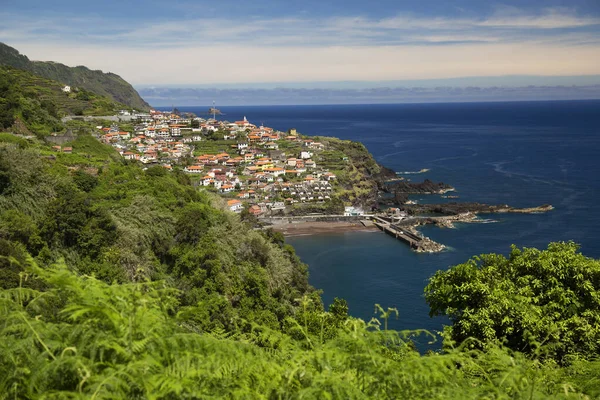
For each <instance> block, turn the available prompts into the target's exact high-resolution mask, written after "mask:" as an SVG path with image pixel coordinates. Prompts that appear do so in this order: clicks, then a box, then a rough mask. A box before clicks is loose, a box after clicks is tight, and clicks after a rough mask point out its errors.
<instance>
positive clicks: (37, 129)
mask: <svg viewBox="0 0 600 400" xmlns="http://www.w3.org/2000/svg"><path fill="white" fill-rule="evenodd" d="M62 88H63V84H62V83H60V82H57V81H53V80H50V79H46V78H42V77H40V76H38V75H34V74H32V73H30V72H27V71H24V70H20V69H15V68H12V67H8V66H0V130H2V129H9V128H11V129H12V130H14V131H17V132H20V133H28V132H27V130H28V131H30V132H32V133H35V134H39V135H45V134H49V133H52V132H56V131H61V130H62V129H63V128H64V127H63V124H62V123H61V121H60V118H61V117H63V116H65V115H112V114H115V113H116V112H117V111H118V110H120V109H123V108H124V107H126V106H125V105H124V104H120V103H117V102H115V101H113V100H112V99H110V98H108V97H105V96H101V95H98V94H95V93H93V92H90V91H88V90H85V89H74V90H72V91H71V92H69V93H65V92H63V91H62ZM15 121H17V122H16V124H15Z"/></svg>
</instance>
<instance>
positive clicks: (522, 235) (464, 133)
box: [180, 101, 600, 340]
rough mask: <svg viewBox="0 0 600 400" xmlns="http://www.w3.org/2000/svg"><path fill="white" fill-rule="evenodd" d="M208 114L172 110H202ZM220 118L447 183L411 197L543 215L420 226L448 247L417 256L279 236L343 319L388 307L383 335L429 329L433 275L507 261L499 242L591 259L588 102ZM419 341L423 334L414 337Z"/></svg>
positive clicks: (330, 238) (248, 111) (599, 141)
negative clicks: (365, 152) (349, 150)
mask: <svg viewBox="0 0 600 400" xmlns="http://www.w3.org/2000/svg"><path fill="white" fill-rule="evenodd" d="M207 109H208V107H181V108H180V110H182V111H192V112H198V113H199V112H202V111H206V110H207ZM221 110H222V111H223V112H224V113H225V114H226V115H224V116H221V117H220V118H221V119H226V120H229V121H235V120H240V119H241V118H243V117H244V116H246V117H247V118H248V120H249V121H250V122H252V123H254V124H256V125H260V124H264V125H266V126H270V127H273V128H275V129H279V130H284V131H285V130H288V129H290V128H296V129H297V131H298V132H300V133H302V134H307V135H315V136H316V135H321V136H335V137H339V138H342V139H350V140H356V141H361V142H362V143H364V144H365V146H366V147H367V148H368V149H369V151H370V152H371V153H372V154H373V156H374V157H375V159H376V160H377V161H378V162H379V163H381V164H383V165H385V166H387V167H389V168H392V169H394V170H395V171H400V172H417V171H419V170H421V169H429V171H427V172H425V173H420V174H409V175H406V177H407V178H409V179H411V180H413V181H420V180H422V179H425V178H428V179H431V180H434V181H443V182H445V183H448V184H450V185H452V186H454V187H455V188H456V192H454V193H449V194H451V195H457V196H459V199H446V198H442V197H441V196H413V197H412V198H413V199H415V200H417V201H420V202H444V201H477V202H482V203H488V204H509V205H511V206H516V207H531V206H538V205H542V204H552V205H553V206H554V207H555V210H553V211H551V212H549V213H547V214H532V215H521V214H492V215H490V216H486V218H490V219H492V220H494V221H496V222H493V223H486V224H461V225H458V226H457V228H456V229H440V228H437V227H433V226H427V227H424V228H422V229H421V231H422V232H423V233H424V234H425V235H426V236H429V237H430V238H431V239H433V240H435V241H437V242H440V243H443V244H445V245H446V246H448V248H449V249H448V251H445V252H442V253H438V254H417V253H414V252H413V251H411V250H410V249H409V248H408V247H407V246H406V245H405V244H404V243H403V242H400V241H398V240H395V239H394V238H392V237H390V236H387V235H385V234H383V233H381V232H347V233H339V234H324V235H313V236H301V237H292V238H289V239H288V242H289V243H291V244H292V245H293V246H294V247H295V248H296V251H297V253H298V254H299V256H300V257H301V258H302V260H303V261H304V262H305V263H307V264H308V266H309V271H310V283H311V284H312V285H313V286H315V287H316V288H319V289H321V290H322V291H323V300H324V302H325V304H326V305H327V304H330V303H331V301H332V300H333V298H334V297H342V298H344V299H346V300H347V301H348V304H349V306H350V313H351V314H352V315H353V316H356V317H360V318H364V319H366V320H369V319H370V318H371V317H372V316H374V305H375V304H380V305H381V306H382V307H384V308H386V307H396V308H398V310H399V318H398V320H395V319H392V320H390V327H392V328H395V329H418V328H424V329H428V330H430V331H436V330H441V329H442V325H443V324H446V323H448V321H447V320H446V319H445V318H441V317H436V318H431V317H430V316H429V314H428V312H429V307H428V306H427V303H426V301H425V298H424V297H423V289H424V287H425V286H426V284H427V280H428V278H429V277H431V276H432V275H433V274H434V273H435V272H436V271H437V270H440V269H441V270H444V269H447V268H448V267H450V266H452V265H456V264H459V263H462V262H465V261H467V260H468V259H469V258H470V257H472V256H474V255H478V254H482V253H501V254H508V252H509V251H510V246H511V245H512V244H515V245H517V246H526V247H538V248H544V247H546V246H547V244H548V243H549V242H552V241H560V240H565V241H567V240H573V241H575V242H577V243H579V244H580V245H581V249H582V251H583V253H584V254H586V255H588V256H590V257H596V258H600V208H599V207H600V204H598V202H599V200H600V196H599V195H600V160H599V157H600V101H549V102H511V103H462V104H456V103H454V104H403V105H339V106H332V105H327V106H273V107H267V106H254V107H222V108H221ZM423 340H424V339H423Z"/></svg>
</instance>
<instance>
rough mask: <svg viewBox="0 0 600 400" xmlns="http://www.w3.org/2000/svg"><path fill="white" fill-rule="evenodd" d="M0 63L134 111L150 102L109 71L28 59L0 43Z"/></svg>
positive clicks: (142, 108)
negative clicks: (93, 94) (106, 98)
mask: <svg viewBox="0 0 600 400" xmlns="http://www.w3.org/2000/svg"><path fill="white" fill-rule="evenodd" d="M0 65H7V66H11V67H14V68H18V69H21V70H24V71H28V72H31V73H33V74H35V75H38V76H41V77H43V78H47V79H51V80H54V81H58V82H60V83H63V84H64V85H69V86H72V87H76V88H79V89H84V90H87V91H91V92H93V93H95V94H97V95H101V96H106V97H108V98H110V99H112V100H113V101H115V102H119V103H123V104H125V105H127V106H128V107H131V108H134V109H137V110H144V111H147V110H149V109H150V105H149V104H148V103H146V102H145V101H144V99H142V98H141V97H140V95H139V94H138V92H137V91H136V90H135V89H134V88H133V86H131V84H129V83H128V82H127V81H125V80H124V79H123V78H121V77H120V76H119V75H116V74H113V73H110V72H109V73H104V72H102V71H98V70H91V69H89V68H87V67H84V66H77V67H69V66H66V65H64V64H60V63H57V62H53V61H31V60H29V58H28V57H27V56H25V55H23V54H21V53H19V51H18V50H17V49H15V48H12V47H10V46H8V45H6V44H4V43H1V42H0Z"/></svg>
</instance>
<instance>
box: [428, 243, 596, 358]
mask: <svg viewBox="0 0 600 400" xmlns="http://www.w3.org/2000/svg"><path fill="white" fill-rule="evenodd" d="M425 297H426V299H427V302H428V303H429V306H430V307H431V311H430V315H432V316H434V315H447V316H449V317H450V320H451V321H452V326H450V327H447V329H446V330H445V336H446V338H447V339H448V340H449V341H450V342H454V343H460V342H463V341H464V340H466V339H467V338H475V339H478V340H479V341H481V342H482V343H483V344H484V346H485V345H487V344H489V343H495V342H499V341H501V342H504V343H505V344H506V345H507V346H508V347H510V348H511V349H514V350H519V351H523V352H525V353H528V354H537V355H540V354H539V352H540V350H539V348H540V346H542V345H543V353H544V354H543V356H544V357H551V358H554V359H556V360H558V361H560V362H564V361H567V359H568V357H569V356H575V357H577V356H582V357H594V356H597V355H598V353H599V351H600V261H598V260H594V259H591V258H588V257H585V256H583V255H582V254H581V253H580V252H579V251H578V246H577V245H576V244H574V243H572V242H569V243H551V244H550V245H549V246H548V248H547V249H546V250H542V251H540V250H537V249H530V248H524V249H518V248H516V247H513V248H512V251H511V253H510V256H509V257H508V258H506V257H504V256H502V255H498V254H484V255H481V256H479V257H475V258H473V259H471V260H469V261H468V262H466V263H464V264H460V265H457V266H454V267H452V268H450V269H449V270H447V271H438V272H437V273H436V274H435V275H434V276H433V277H432V278H431V280H430V282H429V284H428V285H427V287H426V288H425Z"/></svg>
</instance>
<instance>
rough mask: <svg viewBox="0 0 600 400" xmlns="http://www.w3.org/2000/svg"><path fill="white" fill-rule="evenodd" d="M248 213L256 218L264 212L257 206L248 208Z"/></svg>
mask: <svg viewBox="0 0 600 400" xmlns="http://www.w3.org/2000/svg"><path fill="white" fill-rule="evenodd" d="M248 212H249V213H250V214H252V215H254V216H259V215H260V214H262V210H261V209H260V207H259V206H257V205H256V204H255V205H252V206H250V208H248Z"/></svg>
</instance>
